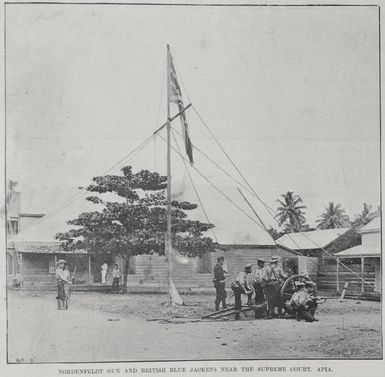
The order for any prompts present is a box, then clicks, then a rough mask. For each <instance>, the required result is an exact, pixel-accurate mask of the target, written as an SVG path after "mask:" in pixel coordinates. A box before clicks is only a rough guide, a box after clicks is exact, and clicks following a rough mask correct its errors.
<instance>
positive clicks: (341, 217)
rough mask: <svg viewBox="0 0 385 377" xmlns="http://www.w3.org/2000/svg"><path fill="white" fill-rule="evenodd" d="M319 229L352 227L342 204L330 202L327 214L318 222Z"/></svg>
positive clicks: (322, 215)
mask: <svg viewBox="0 0 385 377" xmlns="http://www.w3.org/2000/svg"><path fill="white" fill-rule="evenodd" d="M316 223H317V228H318V229H336V228H344V227H348V226H350V221H349V216H348V215H347V214H346V212H345V210H344V209H343V208H342V205H341V204H340V203H337V204H335V203H334V202H329V204H328V206H327V207H325V212H324V213H323V214H321V215H320V216H319V219H318V220H316Z"/></svg>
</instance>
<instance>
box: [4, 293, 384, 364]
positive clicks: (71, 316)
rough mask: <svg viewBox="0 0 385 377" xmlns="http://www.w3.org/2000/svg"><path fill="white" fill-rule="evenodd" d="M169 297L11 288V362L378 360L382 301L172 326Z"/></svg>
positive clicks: (206, 306)
mask: <svg viewBox="0 0 385 377" xmlns="http://www.w3.org/2000/svg"><path fill="white" fill-rule="evenodd" d="M184 298H185V302H186V304H187V306H186V307H185V308H183V310H182V312H181V313H182V315H189V316H191V317H195V318H197V317H200V316H201V315H202V314H203V313H207V312H210V311H212V306H213V304H212V302H213V299H214V298H213V296H205V295H189V296H185V297H184ZM165 299H166V297H165V296H164V295H150V294H141V295H139V294H135V295H112V294H103V293H96V292H73V294H72V297H71V305H70V309H69V310H68V311H58V310H56V300H55V292H26V291H23V292H17V291H9V293H8V361H9V362H11V363H14V362H27V363H29V362H69V361H72V362H82V361H83V362H91V361H139V360H196V359H226V358H230V359H282V358H300V359H303V358H311V359H315V358H352V359H354V358H380V357H381V311H380V310H381V304H380V303H376V302H365V301H362V302H360V303H357V301H354V300H352V301H345V302H344V303H339V302H337V301H336V300H330V301H327V302H326V303H325V304H323V305H322V306H321V307H320V308H319V311H318V317H319V319H320V322H315V323H305V322H297V321H294V320H286V319H281V320H280V319H273V320H263V319H259V320H254V319H253V318H252V317H249V318H243V319H242V320H241V321H233V320H230V321H218V322H189V323H178V324H174V323H167V322H159V321H147V320H146V318H152V319H153V318H162V317H167V311H169V310H170V309H168V308H167V307H165V306H164V305H162V302H164V301H165Z"/></svg>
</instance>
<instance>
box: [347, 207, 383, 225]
mask: <svg viewBox="0 0 385 377" xmlns="http://www.w3.org/2000/svg"><path fill="white" fill-rule="evenodd" d="M363 206H364V208H363V209H362V211H361V212H360V213H358V214H357V215H355V216H354V220H353V223H352V224H353V227H354V228H356V229H359V228H362V227H363V226H365V225H366V224H368V223H369V222H370V221H372V220H373V219H374V218H375V217H377V216H378V215H379V213H380V209H379V208H378V209H377V210H376V211H372V206H371V205H370V204H367V203H363Z"/></svg>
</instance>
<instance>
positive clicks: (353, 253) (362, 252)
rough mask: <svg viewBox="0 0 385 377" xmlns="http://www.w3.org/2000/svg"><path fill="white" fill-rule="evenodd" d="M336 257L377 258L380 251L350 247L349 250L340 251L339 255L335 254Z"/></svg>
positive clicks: (359, 246) (360, 246)
mask: <svg viewBox="0 0 385 377" xmlns="http://www.w3.org/2000/svg"><path fill="white" fill-rule="evenodd" d="M335 256H336V257H340V258H341V257H343V258H359V257H361V256H363V257H369V256H371V257H379V256H381V251H380V249H377V248H373V249H369V248H364V247H363V246H362V245H358V246H354V247H351V248H350V249H347V250H343V251H340V252H339V253H336V254H335Z"/></svg>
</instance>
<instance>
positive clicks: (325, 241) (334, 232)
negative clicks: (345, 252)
mask: <svg viewBox="0 0 385 377" xmlns="http://www.w3.org/2000/svg"><path fill="white" fill-rule="evenodd" d="M348 230H349V228H337V229H325V230H313V231H310V232H298V233H290V234H285V235H283V236H282V237H280V238H278V239H277V243H278V244H280V245H282V246H284V247H287V248H289V249H293V250H314V249H320V248H325V247H326V246H327V245H329V244H330V243H331V242H333V241H334V240H335V239H337V238H338V237H339V236H341V235H342V234H344V233H346V232H347V231H348Z"/></svg>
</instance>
